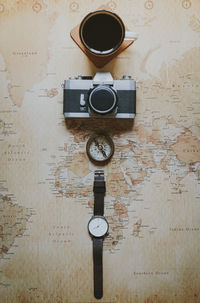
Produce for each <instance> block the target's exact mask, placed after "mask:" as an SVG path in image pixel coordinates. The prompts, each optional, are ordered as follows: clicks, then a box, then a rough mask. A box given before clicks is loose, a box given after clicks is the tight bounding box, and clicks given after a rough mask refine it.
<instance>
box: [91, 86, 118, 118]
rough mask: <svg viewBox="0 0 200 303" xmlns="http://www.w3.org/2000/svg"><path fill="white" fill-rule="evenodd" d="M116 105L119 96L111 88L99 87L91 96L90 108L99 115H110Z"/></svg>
mask: <svg viewBox="0 0 200 303" xmlns="http://www.w3.org/2000/svg"><path fill="white" fill-rule="evenodd" d="M116 105H117V95H116V93H115V91H114V90H113V89H112V88H111V87H109V86H105V85H99V86H97V87H95V88H94V89H93V90H92V91H91V93H90V95H89V106H90V108H91V109H92V110H93V111H94V112H95V113H97V114H102V115H104V114H108V113H110V112H111V111H112V110H113V109H114V108H115V107H116Z"/></svg>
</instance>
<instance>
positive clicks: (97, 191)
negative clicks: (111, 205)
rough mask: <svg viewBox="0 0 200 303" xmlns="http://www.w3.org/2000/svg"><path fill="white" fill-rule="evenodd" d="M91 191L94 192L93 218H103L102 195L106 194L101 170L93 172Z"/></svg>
mask: <svg viewBox="0 0 200 303" xmlns="http://www.w3.org/2000/svg"><path fill="white" fill-rule="evenodd" d="M93 191H94V216H103V214H104V195H105V192H106V185H105V181H104V171H103V170H96V171H95V175H94V186H93Z"/></svg>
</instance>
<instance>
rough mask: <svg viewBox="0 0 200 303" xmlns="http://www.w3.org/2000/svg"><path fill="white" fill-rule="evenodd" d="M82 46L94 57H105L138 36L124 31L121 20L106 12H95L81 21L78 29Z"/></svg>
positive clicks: (115, 15)
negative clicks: (126, 41)
mask: <svg viewBox="0 0 200 303" xmlns="http://www.w3.org/2000/svg"><path fill="white" fill-rule="evenodd" d="M79 36H80V40H81V42H82V44H83V45H84V47H85V48H86V49H87V51H89V52H90V53H92V54H94V55H96V56H107V55H111V54H113V53H114V52H116V51H117V50H118V49H119V48H120V46H121V44H122V43H123V42H124V41H125V40H132V41H135V40H136V39H137V38H138V35H137V34H136V33H134V32H129V31H126V29H125V26H124V23H123V21H122V20H121V18H120V17H119V16H118V15H117V14H115V13H113V12H111V11H108V10H105V9H103V10H96V11H94V12H91V13H89V14H88V15H86V16H85V17H84V19H83V20H82V22H81V24H80V27H79Z"/></svg>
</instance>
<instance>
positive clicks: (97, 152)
mask: <svg viewBox="0 0 200 303" xmlns="http://www.w3.org/2000/svg"><path fill="white" fill-rule="evenodd" d="M86 150H87V155H88V157H89V158H90V160H92V161H95V162H98V163H100V164H104V163H106V162H107V161H109V160H110V158H111V157H112V155H113V153H114V143H113V141H112V139H111V138H110V137H109V136H108V135H106V134H95V135H93V136H92V137H90V139H89V140H88V142H87V146H86Z"/></svg>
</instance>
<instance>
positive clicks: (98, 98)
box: [63, 72, 136, 119]
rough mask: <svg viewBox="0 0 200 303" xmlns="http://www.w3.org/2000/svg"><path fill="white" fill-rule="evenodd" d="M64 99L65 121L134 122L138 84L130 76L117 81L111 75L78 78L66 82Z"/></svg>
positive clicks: (100, 74) (98, 74)
mask: <svg viewBox="0 0 200 303" xmlns="http://www.w3.org/2000/svg"><path fill="white" fill-rule="evenodd" d="M63 98H64V100H63V113H64V117H65V118H125V119H134V118H135V113H136V82H135V81H134V80H133V79H131V77H130V76H123V78H122V79H120V80H114V79H113V77H112V75H111V74H110V73H108V72H106V73H104V72H102V73H96V75H95V76H94V78H92V77H89V76H78V77H76V78H69V79H68V80H65V81H64V96H63Z"/></svg>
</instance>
